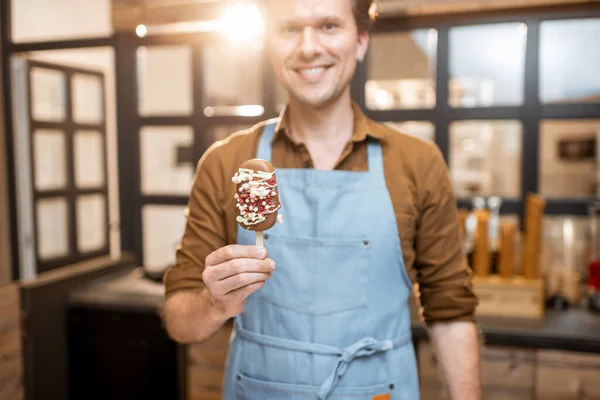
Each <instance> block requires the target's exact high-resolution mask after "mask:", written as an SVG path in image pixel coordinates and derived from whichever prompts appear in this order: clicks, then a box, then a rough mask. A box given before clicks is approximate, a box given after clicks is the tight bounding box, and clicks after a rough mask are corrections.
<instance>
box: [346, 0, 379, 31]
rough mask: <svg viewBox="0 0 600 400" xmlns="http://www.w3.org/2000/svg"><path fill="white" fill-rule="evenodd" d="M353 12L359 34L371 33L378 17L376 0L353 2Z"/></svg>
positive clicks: (354, 0)
mask: <svg viewBox="0 0 600 400" xmlns="http://www.w3.org/2000/svg"><path fill="white" fill-rule="evenodd" d="M352 11H353V12H354V20H355V21H356V26H357V28H358V31H359V32H365V31H366V32H369V31H370V30H371V28H372V27H373V24H374V23H375V18H376V17H377V2H376V0H352Z"/></svg>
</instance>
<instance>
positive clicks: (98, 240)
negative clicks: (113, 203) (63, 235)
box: [77, 194, 107, 253]
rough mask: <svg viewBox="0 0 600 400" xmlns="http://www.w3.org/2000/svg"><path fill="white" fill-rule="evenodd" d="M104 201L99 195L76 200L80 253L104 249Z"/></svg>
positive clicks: (105, 218) (105, 224)
mask: <svg viewBox="0 0 600 400" xmlns="http://www.w3.org/2000/svg"><path fill="white" fill-rule="evenodd" d="M106 228H107V217H106V199H105V198H104V196H103V195H101V194H93V195H86V196H79V198H78V199H77V247H78V248H79V251H80V252H82V253H85V252H92V251H97V250H102V249H103V248H104V247H106V244H107V243H106Z"/></svg>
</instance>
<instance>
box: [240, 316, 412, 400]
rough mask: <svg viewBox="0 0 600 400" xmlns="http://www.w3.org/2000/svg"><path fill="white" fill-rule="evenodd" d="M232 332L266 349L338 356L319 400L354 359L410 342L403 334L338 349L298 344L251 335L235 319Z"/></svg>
mask: <svg viewBox="0 0 600 400" xmlns="http://www.w3.org/2000/svg"><path fill="white" fill-rule="evenodd" d="M236 331H237V332H238V333H239V334H240V337H242V338H244V339H248V340H251V341H253V342H256V343H259V344H262V345H265V346H269V347H279V348H283V349H287V350H295V351H303V352H307V353H313V354H323V355H332V356H339V358H338V360H337V362H336V363H335V366H334V368H333V371H332V373H331V374H330V375H329V377H327V379H326V380H325V382H324V383H323V384H322V385H321V387H320V388H319V391H318V392H317V396H318V398H319V399H320V400H323V399H326V398H327V396H328V395H329V394H330V393H331V391H332V390H333V389H334V388H335V386H336V385H337V383H338V382H339V380H340V378H341V377H342V376H343V375H344V374H345V373H346V370H347V369H348V366H349V365H350V363H351V362H352V361H353V360H354V359H355V358H358V357H365V356H370V355H373V354H375V353H379V352H383V351H388V350H391V349H393V348H395V347H398V346H401V345H404V344H408V343H410V340H411V335H410V334H405V335H404V336H401V337H399V338H396V339H388V340H377V339H375V338H372V337H366V338H363V339H361V340H359V341H358V342H356V343H354V344H352V345H350V346H348V347H346V348H344V349H340V348H338V347H335V346H329V345H324V344H319V343H309V342H300V341H297V340H291V339H284V338H280V337H275V336H267V335H263V334H260V333H256V332H252V331H249V330H247V329H244V328H243V327H242V326H241V323H240V322H239V319H237V318H236Z"/></svg>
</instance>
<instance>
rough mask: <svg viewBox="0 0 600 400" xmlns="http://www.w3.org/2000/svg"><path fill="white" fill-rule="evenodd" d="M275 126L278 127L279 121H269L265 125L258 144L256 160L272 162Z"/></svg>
mask: <svg viewBox="0 0 600 400" xmlns="http://www.w3.org/2000/svg"><path fill="white" fill-rule="evenodd" d="M275 125H277V120H273V121H268V122H267V124H266V125H265V127H264V129H263V131H262V135H261V136H260V141H259V142H258V151H257V154H256V158H261V159H263V160H266V161H269V162H271V142H272V141H273V137H274V136H275Z"/></svg>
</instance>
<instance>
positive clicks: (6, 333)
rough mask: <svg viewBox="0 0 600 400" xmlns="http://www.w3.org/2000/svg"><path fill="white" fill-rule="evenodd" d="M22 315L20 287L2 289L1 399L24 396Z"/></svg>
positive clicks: (0, 334)
mask: <svg viewBox="0 0 600 400" xmlns="http://www.w3.org/2000/svg"><path fill="white" fill-rule="evenodd" d="M20 314H21V313H20V302H19V288H18V286H17V285H6V286H2V287H0V399H11V400H13V399H15V400H19V399H22V398H23V396H24V394H23V356H22V346H21V318H20Z"/></svg>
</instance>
